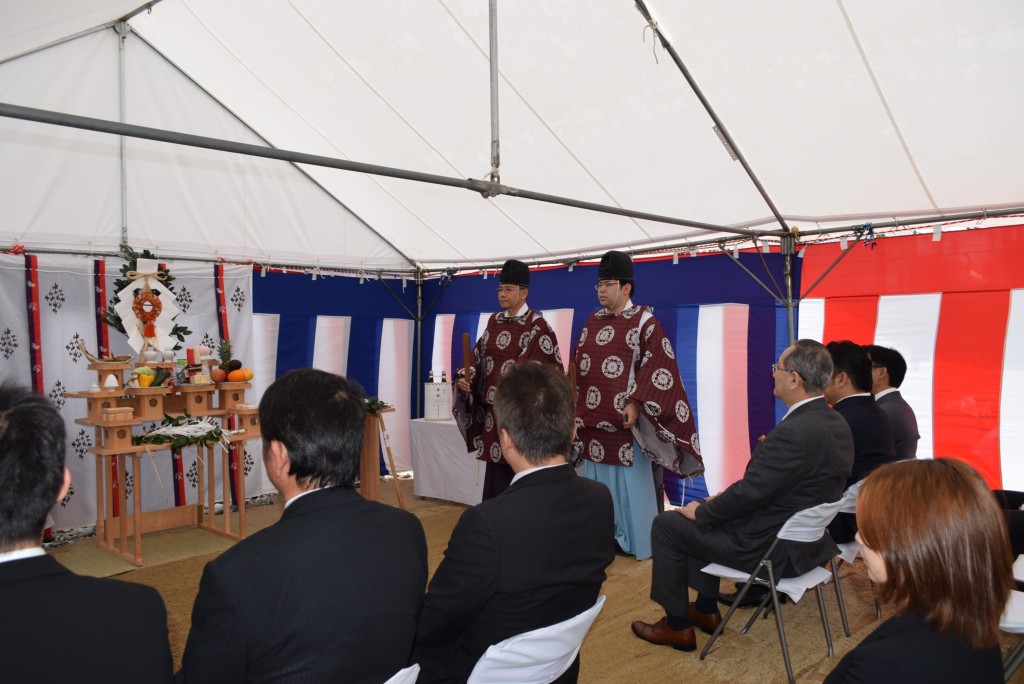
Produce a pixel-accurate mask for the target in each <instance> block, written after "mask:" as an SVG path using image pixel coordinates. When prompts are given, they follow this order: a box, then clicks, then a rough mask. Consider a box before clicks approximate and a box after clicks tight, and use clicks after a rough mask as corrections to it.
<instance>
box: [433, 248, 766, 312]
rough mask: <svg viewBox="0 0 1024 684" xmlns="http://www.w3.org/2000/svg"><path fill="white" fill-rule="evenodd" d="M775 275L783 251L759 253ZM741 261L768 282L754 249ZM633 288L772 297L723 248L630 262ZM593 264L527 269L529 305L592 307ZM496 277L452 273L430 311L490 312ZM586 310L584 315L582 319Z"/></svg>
mask: <svg viewBox="0 0 1024 684" xmlns="http://www.w3.org/2000/svg"><path fill="white" fill-rule="evenodd" d="M761 256H763V257H764V259H765V262H766V263H767V264H768V267H769V268H770V269H772V274H773V275H774V276H775V280H776V281H778V282H780V283H781V282H782V256H781V255H780V254H764V255H761ZM740 261H741V263H743V265H744V266H746V267H747V268H749V269H750V270H751V271H753V272H754V273H756V274H757V275H758V277H760V278H761V279H762V280H764V281H765V282H769V283H770V282H771V280H770V278H769V277H768V275H767V274H766V273H765V271H764V266H762V264H761V258H760V256H759V255H757V254H740ZM634 280H635V282H636V287H637V290H636V292H637V294H636V297H635V298H634V302H636V303H637V304H647V305H650V306H653V307H655V310H657V309H658V307H674V306H682V305H688V304H712V303H721V302H743V303H753V302H767V301H773V300H772V299H771V297H770V295H769V294H768V293H767V292H765V291H764V290H763V289H762V288H761V286H760V285H758V284H757V283H756V282H754V280H753V279H752V278H750V276H748V275H747V274H745V273H744V272H743V271H742V270H741V269H740V268H739V267H738V266H737V265H736V264H734V263H732V260H731V258H730V257H729V256H727V255H725V254H721V255H714V256H701V257H697V258H693V259H690V258H684V259H681V260H680V261H679V264H677V265H673V264H672V261H671V260H670V259H664V260H658V261H644V262H638V263H636V264H634ZM596 283H597V265H596V264H595V265H585V266H584V265H581V266H577V267H576V268H575V269H573V271H572V273H570V272H569V270H568V269H566V268H551V269H545V270H539V271H532V272H531V274H530V298H529V303H530V306H531V307H533V308H534V309H576V310H579V309H583V310H585V311H586V312H587V316H589V315H590V313H592V312H593V311H594V309H596V308H597V306H598V304H597V293H596V292H595V291H594V285H595V284H596ZM440 287H441V283H440V282H439V281H436V280H435V281H429V282H428V283H426V284H425V286H424V297H423V299H424V301H425V302H430V301H432V300H433V298H434V296H435V295H436V294H437V291H438V289H439V288H440ZM497 287H498V279H497V277H496V276H493V275H491V276H489V277H488V278H487V280H484V279H483V278H482V277H481V276H455V277H454V278H452V282H451V284H450V285H449V286H448V287H447V289H445V291H444V293H443V294H442V295H441V297H440V298H439V300H438V305H437V308H436V311H432V312H431V314H433V313H470V312H493V311H496V310H497V308H498V306H497V301H498V300H497V292H496V290H497ZM587 316H584V320H585V319H586V317H587Z"/></svg>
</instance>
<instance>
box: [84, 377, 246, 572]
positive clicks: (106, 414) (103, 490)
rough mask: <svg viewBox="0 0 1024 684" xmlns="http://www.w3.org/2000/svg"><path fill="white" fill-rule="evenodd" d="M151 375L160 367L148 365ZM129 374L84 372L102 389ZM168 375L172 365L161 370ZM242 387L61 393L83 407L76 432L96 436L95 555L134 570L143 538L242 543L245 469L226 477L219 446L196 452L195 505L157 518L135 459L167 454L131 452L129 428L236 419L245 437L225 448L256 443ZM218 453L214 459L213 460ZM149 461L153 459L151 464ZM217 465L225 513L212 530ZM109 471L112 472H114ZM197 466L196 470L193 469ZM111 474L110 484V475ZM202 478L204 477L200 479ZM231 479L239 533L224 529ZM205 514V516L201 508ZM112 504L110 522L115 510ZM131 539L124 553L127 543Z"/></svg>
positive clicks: (146, 449) (144, 448)
mask: <svg viewBox="0 0 1024 684" xmlns="http://www.w3.org/2000/svg"><path fill="white" fill-rule="evenodd" d="M149 365H150V366H151V367H158V366H161V365H164V364H159V363H149ZM132 367H133V365H132V364H130V363H93V364H90V365H89V369H90V370H94V371H97V373H98V375H99V379H100V381H101V383H102V382H103V381H105V380H106V377H107V376H110V375H115V376H116V377H117V379H118V381H119V382H120V381H121V379H122V373H123V372H125V371H127V370H130V369H131V368H132ZM167 367H169V368H171V367H173V364H167ZM251 386H252V385H250V384H249V383H219V384H209V385H180V386H175V387H145V388H143V387H117V388H111V389H100V390H91V391H84V392H66V393H65V395H64V396H66V397H68V398H73V399H85V400H86V406H87V413H86V417H85V418H79V419H76V420H75V423H77V424H79V425H86V426H91V427H93V428H94V429H95V444H96V446H94V447H91V448H90V449H89V451H91V452H92V453H93V454H94V455H95V456H96V539H97V546H99V548H101V549H104V550H106V551H109V552H110V553H112V554H114V555H115V556H118V557H119V558H122V559H124V560H126V561H128V562H129V563H131V564H133V565H137V566H141V565H143V559H142V535H143V534H145V533H147V532H155V531H158V530H167V529H173V528H176V527H186V526H198V527H201V528H203V529H204V530H207V531H209V532H212V533H214V534H218V535H221V536H225V537H229V538H231V539H242V538H243V537H244V536H245V468H244V467H242V465H241V464H239V467H238V468H237V469H236V470H235V471H234V472H233V473H232V470H231V464H230V452H229V449H228V448H227V447H225V446H224V445H223V444H221V445H210V446H205V447H203V446H199V447H197V450H198V456H199V458H200V461H202V460H203V454H204V452H205V461H206V463H205V467H197V469H196V477H197V503H196V504H183V505H181V506H172V507H170V508H162V509H159V510H153V511H145V512H143V510H142V473H141V468H140V466H141V461H142V456H143V455H144V454H146V453H149V454H153V453H154V452H168V451H169V447H168V446H155V445H149V444H139V445H135V444H132V427H133V426H135V425H139V424H141V423H144V422H159V421H161V420H163V418H164V413H165V412H166V413H167V414H170V415H178V416H180V415H182V414H183V412H184V411H185V410H186V409H187V410H188V412H189V414H190V415H192V416H193V417H196V418H199V417H203V416H215V417H221V418H227V417H228V416H229V415H235V416H237V420H238V426H239V428H241V429H243V430H244V431H243V432H241V433H238V434H234V435H230V436H229V437H228V441H229V442H230V443H231V444H242V443H244V442H245V441H246V440H249V439H258V438H259V437H260V427H259V417H258V411H257V409H256V408H253V407H249V406H247V405H245V404H243V403H242V401H243V400H244V397H245V390H246V389H248V388H249V387H251ZM215 393H216V394H218V395H219V402H218V406H216V407H215V406H214V405H213V398H214V394H215ZM218 448H219V449H220V452H221V458H220V459H217V458H216V451H217V450H218ZM151 458H152V456H151ZM129 459H130V460H131V475H132V479H133V487H132V497H131V510H130V511H129V510H128V508H129V506H128V499H127V498H126V497H125V496H124V495H123V494H122V493H121V492H122V491H123V490H122V489H119V488H120V487H124V486H125V482H126V479H125V478H126V476H127V474H128V469H127V461H128V460H129ZM218 460H220V462H221V468H222V479H223V487H222V489H223V492H222V493H223V499H224V511H223V520H222V524H221V525H219V526H218V525H215V524H213V521H214V518H215V511H214V506H215V492H214V490H215V487H214V482H215V479H214V476H215V474H216V470H215V467H216V463H217V461H218ZM115 463H116V465H115ZM200 466H202V464H201V463H200ZM115 467H116V469H117V480H116V486H117V487H119V488H118V489H115V480H114V476H113V473H112V470H113V469H114V468H115ZM204 470H205V471H206V472H205V473H204ZM231 477H234V478H235V481H236V482H235V486H236V488H237V489H236V492H237V494H238V501H239V504H240V505H239V507H238V531H237V532H234V531H233V530H232V529H231V490H230V485H231ZM204 498H205V499H206V505H207V506H208V510H207V511H206V512H204V510H203V507H204V503H203V500H204ZM115 501H117V503H118V511H117V515H115V513H114V502H115ZM129 537H132V545H131V549H130V550H129V544H128V538H129Z"/></svg>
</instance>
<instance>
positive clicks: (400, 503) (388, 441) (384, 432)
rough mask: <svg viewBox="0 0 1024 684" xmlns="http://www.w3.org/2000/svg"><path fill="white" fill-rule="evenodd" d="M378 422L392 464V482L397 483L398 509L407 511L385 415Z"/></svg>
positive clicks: (389, 461)
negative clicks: (385, 423) (385, 424)
mask: <svg viewBox="0 0 1024 684" xmlns="http://www.w3.org/2000/svg"><path fill="white" fill-rule="evenodd" d="M377 422H379V423H380V433H381V434H382V435H384V449H385V451H387V454H388V463H390V464H391V481H392V482H394V483H395V496H397V497H398V507H399V508H401V509H402V510H403V511H404V510H405V502H404V501H403V500H402V490H401V489H400V488H399V486H398V469H397V468H395V458H394V457H393V456H392V455H391V438H390V437H389V436H388V429H387V428H386V427H384V415H383V414H381V413H378V414H377Z"/></svg>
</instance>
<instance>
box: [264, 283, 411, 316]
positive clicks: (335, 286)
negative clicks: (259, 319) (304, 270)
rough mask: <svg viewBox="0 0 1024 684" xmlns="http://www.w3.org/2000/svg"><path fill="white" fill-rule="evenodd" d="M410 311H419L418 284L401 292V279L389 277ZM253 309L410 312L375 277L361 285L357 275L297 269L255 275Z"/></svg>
mask: <svg viewBox="0 0 1024 684" xmlns="http://www.w3.org/2000/svg"><path fill="white" fill-rule="evenodd" d="M388 285H390V287H391V289H392V290H394V292H395V294H397V295H398V298H399V300H400V301H401V302H402V303H404V304H405V305H406V306H407V307H408V308H409V311H412V312H414V313H415V311H416V288H415V287H413V286H412V285H411V284H410V285H409V286H407V287H406V291H405V292H402V281H401V280H388ZM252 310H253V313H285V312H287V313H291V314H299V313H304V314H308V315H311V316H370V317H373V318H405V319H411V318H413V317H414V316H412V315H410V314H409V311H406V310H405V308H403V307H402V304H400V303H399V301H398V300H396V299H395V298H394V297H393V296H392V295H391V293H390V292H388V289H387V288H386V287H385V286H384V285H383V284H381V283H380V282H379V281H378V280H376V278H367V279H366V281H365V282H364V283H363V284H362V285H360V284H359V279H358V278H348V277H342V276H336V277H333V278H325V277H319V278H317V279H316V280H313V279H312V278H311V277H310V276H308V275H301V274H297V273H268V274H267V275H266V276H260V275H255V276H254V277H253V279H252Z"/></svg>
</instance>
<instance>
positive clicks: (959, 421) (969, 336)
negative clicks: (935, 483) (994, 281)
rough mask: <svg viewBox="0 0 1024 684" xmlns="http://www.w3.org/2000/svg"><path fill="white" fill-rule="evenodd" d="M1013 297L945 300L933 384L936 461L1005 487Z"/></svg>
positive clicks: (953, 295) (958, 295)
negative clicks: (1002, 434)
mask: <svg viewBox="0 0 1024 684" xmlns="http://www.w3.org/2000/svg"><path fill="white" fill-rule="evenodd" d="M1009 309H1010V293H1009V292H1005V291H1002V292H970V293H950V294H945V295H943V297H942V308H941V309H940V311H939V330H938V335H937V338H936V342H935V377H934V381H933V394H932V396H933V401H934V407H933V412H934V418H933V422H934V425H933V430H934V433H933V434H934V442H935V457H936V458H942V457H954V458H959V459H961V460H963V461H966V462H968V463H970V464H971V465H972V466H974V468H976V469H977V470H978V472H980V473H981V475H982V477H984V478H985V482H987V483H988V485H989V486H990V487H992V488H993V489H999V488H1001V487H1002V476H1001V467H1000V460H999V393H1000V385H1001V379H1002V373H1003V344H1004V341H1005V340H1006V321H1007V315H1008V313H1009Z"/></svg>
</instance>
